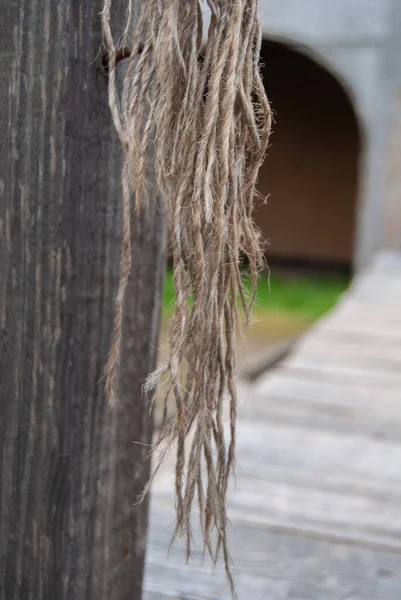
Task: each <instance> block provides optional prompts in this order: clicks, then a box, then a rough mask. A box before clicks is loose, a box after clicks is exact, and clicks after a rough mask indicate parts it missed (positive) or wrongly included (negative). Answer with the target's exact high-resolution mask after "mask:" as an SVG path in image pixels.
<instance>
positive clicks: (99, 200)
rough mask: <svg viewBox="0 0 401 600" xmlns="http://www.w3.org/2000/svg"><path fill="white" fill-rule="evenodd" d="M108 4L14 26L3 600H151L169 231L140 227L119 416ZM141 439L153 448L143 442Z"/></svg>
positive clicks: (34, 13) (0, 320)
mask: <svg viewBox="0 0 401 600" xmlns="http://www.w3.org/2000/svg"><path fill="white" fill-rule="evenodd" d="M101 10H102V0H81V1H80V2H77V1H76V0H58V1H57V2H54V1H53V0H24V1H18V2H17V0H8V1H7V2H6V3H4V6H3V7H2V10H1V19H0V106H1V111H0V325H1V341H0V352H1V355H0V469H1V480H0V481H1V487H0V599H1V600H29V599H32V600H67V599H68V600H106V599H107V600H110V599H112V600H140V597H141V585H142V573H143V564H144V552H145V539H146V521H147V506H146V505H141V506H136V505H135V502H136V499H137V494H138V493H139V492H140V490H141V488H142V485H143V483H144V482H145V480H146V479H147V477H148V473H149V462H148V461H146V460H145V457H146V455H147V454H148V450H149V448H148V447H147V446H146V444H149V442H150V440H151V429H152V427H151V420H150V417H149V413H148V408H147V406H146V401H145V400H144V399H143V397H142V395H141V386H142V384H143V382H144V380H145V377H146V375H147V374H148V373H149V371H151V370H152V369H153V367H154V365H155V350H154V349H155V348H156V346H157V340H158V325H159V312H160V299H161V288H162V276H163V275H162V271H163V265H164V260H163V249H164V237H165V236H164V227H163V215H162V211H161V210H160V209H159V208H158V206H157V205H156V203H152V205H151V206H150V208H149V209H148V210H147V211H146V213H145V214H144V215H143V217H142V219H141V220H140V221H139V222H136V223H135V224H134V225H133V239H134V248H133V272H132V276H131V280H130V284H129V287H128V298H127V302H126V307H125V316H124V334H123V337H124V339H123V357H124V361H123V364H122V366H121V371H120V400H119V404H118V406H117V407H116V408H115V409H113V410H107V406H106V400H105V395H104V381H103V379H102V377H103V367H104V362H105V359H106V356H107V352H108V349H109V345H110V341H111V330H112V320H113V298H114V295H115V291H116V285H117V279H118V271H119V264H120V248H121V233H120V230H121V219H120V173H121V156H120V155H119V154H120V150H119V149H120V143H119V142H118V140H117V138H116V135H115V133H114V129H113V125H112V122H111V118H110V114H109V109H108V105H107V78H106V76H105V74H104V73H103V71H102V67H101V63H102V57H101V29H100V13H101ZM135 442H141V443H140V444H136V443H135Z"/></svg>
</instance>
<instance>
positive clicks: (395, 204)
mask: <svg viewBox="0 0 401 600" xmlns="http://www.w3.org/2000/svg"><path fill="white" fill-rule="evenodd" d="M260 12H261V17H262V24H263V30H264V35H265V37H266V38H268V39H271V40H275V41H281V42H284V43H285V42H290V43H291V44H293V45H295V46H299V48H300V49H301V50H302V51H303V52H306V53H308V54H309V55H310V56H311V57H313V58H314V60H316V61H317V62H319V63H320V64H322V65H323V66H325V67H326V68H327V69H328V70H329V71H330V72H331V73H332V74H333V75H334V76H336V77H337V79H338V80H339V82H340V83H341V84H342V85H343V87H344V88H345V89H346V90H347V91H348V94H349V96H350V99H351V101H352V103H353V106H354V109H355V112H356V115H357V118H358V121H359V124H360V127H361V132H362V135H363V151H362V156H361V165H360V192H359V200H358V215H357V227H356V233H355V240H356V241H355V252H354V265H355V267H356V268H359V267H362V266H363V265H365V264H366V263H367V262H368V261H369V259H370V257H371V256H372V255H373V254H374V253H375V252H376V251H377V250H378V249H380V248H383V247H384V248H395V247H396V246H397V245H399V244H400V241H401V116H400V115H401V2H400V1H399V0H336V2H333V0H285V1H283V0H260Z"/></svg>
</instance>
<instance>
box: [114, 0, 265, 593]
mask: <svg viewBox="0 0 401 600" xmlns="http://www.w3.org/2000/svg"><path fill="white" fill-rule="evenodd" d="M134 4H135V3H133V2H132V1H131V0H129V1H128V6H127V10H128V16H127V26H126V28H125V30H124V33H123V39H124V43H125V44H128V46H129V48H131V49H132V51H131V53H130V56H129V58H128V59H127V60H128V62H129V64H128V69H127V75H126V80H125V83H124V86H123V91H122V99H121V104H120V100H119V93H118V90H117V86H116V55H117V50H116V48H115V43H114V41H113V36H112V32H111V27H110V15H111V8H112V7H111V0H105V6H104V11H103V30H104V41H105V44H106V46H107V51H108V54H109V103H110V108H111V111H112V115H113V119H114V123H115V126H116V129H117V131H118V133H119V135H120V138H121V141H122V143H123V146H124V150H125V161H126V162H125V167H124V169H123V179H124V195H123V203H124V210H123V213H124V220H123V229H124V236H123V237H124V250H123V260H122V271H121V282H120V287H119V293H118V297H117V300H116V319H115V332H114V338H113V345H112V350H111V353H110V356H109V361H108V365H107V368H106V375H107V389H108V394H109V396H110V398H111V399H112V398H113V397H114V395H115V379H116V376H115V371H116V366H117V364H118V361H119V360H120V351H119V348H120V343H121V315H122V303H123V296H124V291H125V289H126V281H127V273H128V272H129V269H130V255H129V253H130V239H129V232H130V227H129V218H130V209H129V195H130V193H132V192H134V193H135V200H136V206H137V208H138V209H139V208H140V206H141V205H142V204H143V203H144V202H146V201H148V187H149V186H148V181H147V178H148V173H149V168H150V165H151V163H153V164H154V166H155V172H156V184H157V187H158V189H159V191H160V192H161V194H162V196H163V199H164V201H165V205H166V213H167V218H168V223H169V228H170V232H171V241H172V247H173V252H172V255H173V266H174V286H175V307H174V314H173V317H172V321H171V325H170V333H169V345H170V351H169V358H168V360H167V361H166V362H165V363H164V364H162V365H160V366H159V367H158V368H157V370H156V371H155V373H153V374H151V375H150V376H149V379H148V382H147V390H151V389H154V388H155V387H157V386H158V385H159V383H161V382H162V381H164V380H166V378H167V384H166V385H167V390H166V394H165V402H166V403H167V402H168V400H169V398H171V397H172V398H173V399H174V402H175V405H176V414H175V417H174V419H173V420H172V421H171V422H169V423H167V424H165V426H164V428H163V430H162V432H161V434H160V436H159V440H158V442H157V447H158V448H159V449H160V450H161V452H160V455H159V459H157V458H156V465H155V469H154V474H155V473H156V472H157V471H158V469H159V467H160V462H157V460H162V459H163V458H164V456H165V455H166V452H167V450H168V448H169V446H171V445H172V444H175V447H176V452H177V459H176V478H175V491H176V515H177V523H176V528H175V534H174V537H175V536H176V535H179V536H181V535H184V536H185V537H186V540H187V555H188V557H189V555H190V551H191V521H192V520H191V514H192V509H193V506H194V503H195V502H197V503H198V508H199V512H200V522H201V531H202V534H203V541H204V545H205V550H206V551H207V552H208V553H209V554H210V556H211V558H212V560H213V561H216V560H217V555H218V553H219V550H220V549H221V550H222V553H223V558H224V562H225V567H226V572H227V576H228V580H229V584H230V587H231V590H232V593H233V596H235V590H234V584H233V580H232V577H231V573H230V557H229V552H228V545H227V537H226V530H227V517H226V494H227V485H228V479H229V474H230V472H231V471H232V469H233V467H234V461H235V420H236V410H237V409H236V404H237V399H236V387H235V333H236V328H237V325H238V323H239V318H238V313H237V296H239V298H240V300H241V304H242V306H243V308H244V311H245V316H246V319H247V321H249V318H250V311H251V308H252V303H253V300H254V298H255V294H256V281H257V274H258V270H259V269H260V268H261V266H262V265H263V252H262V250H261V245H260V237H259V232H258V230H257V229H256V227H255V225H254V223H253V220H252V207H253V202H254V196H255V185H256V179H257V174H258V170H259V167H260V165H261V163H262V161H263V158H264V155H265V152H266V148H267V145H268V140H269V133H270V124H271V120H270V108H269V104H268V101H267V98H266V95H265V90H264V86H263V83H262V80H261V76H260V72H259V52H260V44H261V27H260V23H259V18H258V6H257V0H206V1H205V2H201V1H200V0H199V1H198V0H147V1H146V2H142V3H141V12H140V15H139V18H138V19H137V21H136V26H135V28H134V31H133V32H132V31H131V29H132V28H131V22H133V21H134V20H135V19H134V15H133V10H134V8H133V5H134ZM205 8H207V9H208V10H209V11H210V23H209V27H208V31H207V38H206V40H205V39H204V32H203V19H202V11H204V10H205ZM130 36H132V37H130ZM139 47H140V48H141V50H142V51H141V53H140V54H138V52H137V51H136V50H135V49H138V48H139ZM127 197H128V199H127ZM243 256H244V257H245V258H246V259H247V262H248V264H249V272H250V278H251V281H252V283H253V287H254V290H253V293H252V297H251V299H248V298H247V294H246V291H245V288H244V285H243V282H242V280H241V275H240V261H241V258H242V257H243ZM225 398H227V399H228V404H229V421H230V426H229V440H228V441H227V442H226V440H225V435H224V426H223V401H224V399H225ZM165 414H166V408H165ZM187 441H188V444H187ZM160 456H161V458H160ZM154 474H153V475H152V477H154ZM149 485H150V482H149V484H148V486H147V487H146V490H145V493H146V492H147V490H148V489H149ZM212 529H214V530H215V532H216V536H217V538H216V540H215V542H216V543H215V546H213V543H212V537H211V532H212Z"/></svg>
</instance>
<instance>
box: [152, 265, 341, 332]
mask: <svg viewBox="0 0 401 600" xmlns="http://www.w3.org/2000/svg"><path fill="white" fill-rule="evenodd" d="M347 286H348V278H347V277H346V276H341V275H317V274H316V275H304V274H301V275H299V276H291V277H289V276H284V275H278V274H277V275H276V274H273V275H272V276H271V277H270V281H269V277H268V276H267V274H264V275H262V276H261V277H260V279H259V284H258V295H257V300H256V303H255V309H254V313H255V315H256V316H257V317H262V316H263V314H266V313H269V312H270V313H284V314H288V315H293V316H297V317H300V318H302V319H305V320H306V321H308V322H313V321H315V320H316V319H318V318H319V317H321V316H322V315H323V314H324V313H325V312H327V311H328V310H330V308H332V307H333V306H334V305H335V304H336V302H337V300H338V298H339V296H340V295H341V294H342V292H343V291H344V290H345V289H346V288H347ZM247 287H248V284H247ZM173 307H174V282H173V276H172V272H171V270H168V271H167V275H166V279H165V284H164V299H163V317H164V318H165V319H168V318H169V317H170V316H171V314H172V312H173Z"/></svg>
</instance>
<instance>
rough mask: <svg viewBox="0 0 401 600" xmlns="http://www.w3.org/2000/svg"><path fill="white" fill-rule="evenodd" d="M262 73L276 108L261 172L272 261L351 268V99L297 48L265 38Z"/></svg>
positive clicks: (354, 147) (356, 147)
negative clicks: (265, 198)
mask: <svg viewBox="0 0 401 600" xmlns="http://www.w3.org/2000/svg"><path fill="white" fill-rule="evenodd" d="M261 60H262V63H263V65H264V66H263V68H262V72H263V77H264V81H265V86H266V90H267V94H268V97H269V100H270V101H271V105H272V109H273V111H274V120H275V122H274V125H273V134H272V137H271V146H270V148H269V151H268V157H267V160H266V161H265V163H264V165H263V167H262V169H261V171H260V174H259V191H260V192H261V194H262V195H263V196H265V197H266V196H267V197H268V198H267V202H266V204H261V203H258V204H257V209H256V213H255V219H256V222H257V223H258V225H259V227H260V228H261V229H262V231H263V234H264V236H265V238H266V239H267V240H268V241H269V245H268V246H267V251H266V253H267V256H268V259H269V261H270V262H275V261H276V262H281V263H288V264H307V265H310V264H312V265H319V266H338V267H350V266H351V265H352V261H353V256H354V238H355V229H356V218H357V202H358V193H359V190H358V185H359V173H358V163H359V157H360V153H361V143H362V141H361V134H360V129H359V125H358V121H357V117H356V114H355V111H354V108H353V105H352V101H351V99H350V97H349V96H348V93H347V92H346V91H345V89H344V87H343V86H342V84H341V83H340V82H339V80H338V79H337V78H336V76H335V75H332V74H331V73H330V72H329V71H328V70H327V69H326V68H324V67H323V66H321V65H320V64H318V62H316V61H315V60H313V58H311V57H310V56H308V55H307V54H306V53H304V52H302V51H301V50H300V49H299V48H295V47H292V46H290V45H287V44H284V43H278V42H271V41H264V43H263V48H262V59H261Z"/></svg>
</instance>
